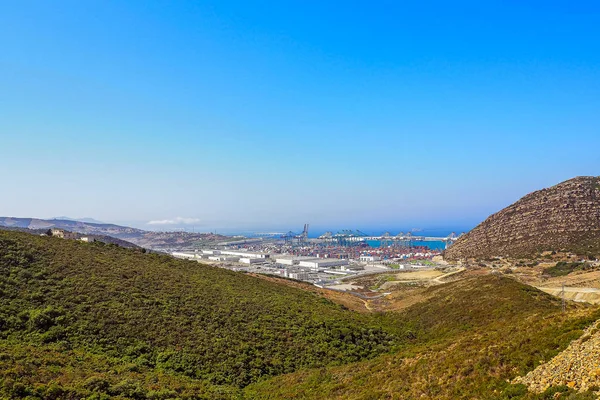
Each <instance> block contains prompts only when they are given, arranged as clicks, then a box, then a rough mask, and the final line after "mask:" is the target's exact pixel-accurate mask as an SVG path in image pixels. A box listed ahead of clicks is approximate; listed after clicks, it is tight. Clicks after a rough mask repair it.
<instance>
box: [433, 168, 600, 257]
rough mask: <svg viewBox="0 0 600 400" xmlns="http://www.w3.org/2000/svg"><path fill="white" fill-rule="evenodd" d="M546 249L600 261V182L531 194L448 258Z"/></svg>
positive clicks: (463, 240) (585, 180)
mask: <svg viewBox="0 0 600 400" xmlns="http://www.w3.org/2000/svg"><path fill="white" fill-rule="evenodd" d="M546 250H567V251H572V252H575V253H577V254H580V255H590V256H600V178H599V177H589V176H588V177H578V178H574V179H570V180H568V181H565V182H563V183H560V184H558V185H556V186H552V187H550V188H547V189H542V190H539V191H536V192H533V193H530V194H528V195H527V196H525V197H523V198H522V199H520V200H519V201H517V202H516V203H514V204H512V205H510V206H508V207H506V208H505V209H503V210H501V211H499V212H497V213H496V214H493V215H491V216H490V217H489V218H487V219H486V220H485V221H483V222H482V223H481V224H479V225H478V226H477V227H475V228H474V229H473V230H471V231H470V232H468V233H467V234H466V235H463V236H462V237H460V238H459V239H458V240H457V241H456V243H454V244H453V245H452V246H451V247H450V248H449V249H448V250H446V251H445V254H444V257H445V258H446V259H448V260H458V259H466V258H480V259H483V258H489V257H498V256H501V257H505V256H508V257H513V258H521V257H530V256H532V255H535V254H536V253H539V252H541V251H546Z"/></svg>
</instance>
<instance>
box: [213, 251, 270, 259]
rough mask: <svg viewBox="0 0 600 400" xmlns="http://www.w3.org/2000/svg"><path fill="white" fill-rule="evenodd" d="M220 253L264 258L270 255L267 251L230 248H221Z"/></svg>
mask: <svg viewBox="0 0 600 400" xmlns="http://www.w3.org/2000/svg"><path fill="white" fill-rule="evenodd" d="M221 254H226V255H228V256H239V257H242V258H260V259H263V260H264V259H266V258H269V257H270V254H267V253H251V252H249V251H241V250H238V251H232V250H221Z"/></svg>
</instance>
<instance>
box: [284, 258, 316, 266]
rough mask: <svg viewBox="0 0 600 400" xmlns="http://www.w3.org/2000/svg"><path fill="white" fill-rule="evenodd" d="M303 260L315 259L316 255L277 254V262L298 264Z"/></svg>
mask: <svg viewBox="0 0 600 400" xmlns="http://www.w3.org/2000/svg"><path fill="white" fill-rule="evenodd" d="M302 260H314V257H298V256H277V258H275V263H277V264H281V265H298V264H299V263H300V261H302Z"/></svg>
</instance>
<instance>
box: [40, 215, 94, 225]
mask: <svg viewBox="0 0 600 400" xmlns="http://www.w3.org/2000/svg"><path fill="white" fill-rule="evenodd" d="M53 219H58V220H63V221H79V222H88V223H90V224H106V222H102V221H98V220H97V219H94V218H70V217H64V216H63V217H54V218H51V220H53Z"/></svg>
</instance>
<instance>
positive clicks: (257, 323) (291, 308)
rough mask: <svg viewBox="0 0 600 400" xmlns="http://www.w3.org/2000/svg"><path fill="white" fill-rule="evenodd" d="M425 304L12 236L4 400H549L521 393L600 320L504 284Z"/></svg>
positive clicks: (1, 384)
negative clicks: (377, 300) (388, 302)
mask: <svg viewBox="0 0 600 400" xmlns="http://www.w3.org/2000/svg"><path fill="white" fill-rule="evenodd" d="M424 298H427V299H428V300H427V301H424V302H421V303H418V304H416V305H413V306H412V307H409V308H408V309H406V310H404V311H403V312H400V313H386V314H360V313H356V312H352V311H349V310H346V309H344V308H343V307H342V306H340V305H337V304H334V303H331V302H330V301H328V300H325V299H323V298H321V297H319V296H318V295H316V294H314V293H311V292H307V291H302V290H299V289H295V288H292V287H289V286H285V285H279V284H276V283H272V282H269V281H266V280H263V279H259V278H255V277H252V276H248V275H244V274H241V273H233V272H229V271H227V270H223V269H219V268H213V267H208V266H204V265H200V264H198V263H196V262H192V261H181V260H176V259H173V258H171V257H168V256H164V255H158V254H143V253H140V252H136V251H133V250H128V249H123V248H119V247H117V246H114V245H104V244H101V243H90V244H88V243H81V242H77V241H69V240H62V239H57V238H48V237H39V236H34V235H30V234H26V233H20V232H0V398H6V399H18V398H28V399H112V398H116V399H198V398H206V399H219V398H223V399H255V398H256V399H261V398H263V399H288V398H295V399H305V398H307V399H311V398H312V399H323V398H338V399H380V398H396V399H412V398H440V399H506V398H526V399H534V398H553V397H551V396H552V394H545V395H543V396H546V397H539V396H537V395H533V394H531V393H527V390H526V389H525V387H523V386H519V385H511V384H509V380H511V379H513V378H514V377H516V376H519V375H522V374H524V373H525V372H527V371H530V370H532V369H533V368H534V367H535V366H536V365H538V364H539V363H540V362H542V361H545V360H546V361H547V360H549V359H550V358H551V357H552V356H554V355H555V354H557V353H558V352H559V351H560V350H562V349H563V348H565V347H566V345H567V344H568V343H569V341H570V340H571V339H573V338H576V337H578V336H579V335H581V333H582V329H583V328H584V327H585V326H587V325H589V324H590V323H591V322H592V321H594V320H595V319H598V318H600V313H599V312H598V311H597V310H598V309H597V308H595V307H586V306H580V305H573V304H571V305H569V306H568V310H567V311H568V312H566V313H562V312H561V305H560V302H559V301H558V300H556V299H555V298H554V297H551V296H549V295H547V294H545V293H543V292H540V291H538V290H536V289H534V288H531V287H529V286H525V285H522V284H520V283H518V282H516V281H513V280H511V279H508V278H505V277H501V276H496V275H487V276H480V277H474V278H467V279H463V280H461V281H458V282H454V283H449V284H444V285H440V286H436V287H431V288H429V289H427V292H426V293H424ZM552 390H563V389H560V388H558V389H552ZM574 396H575V395H572V397H569V398H573V399H574V398H580V399H584V398H588V397H585V396H587V395H583V394H582V395H577V397H574ZM582 396H583V397H582ZM564 398H566V397H564Z"/></svg>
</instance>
